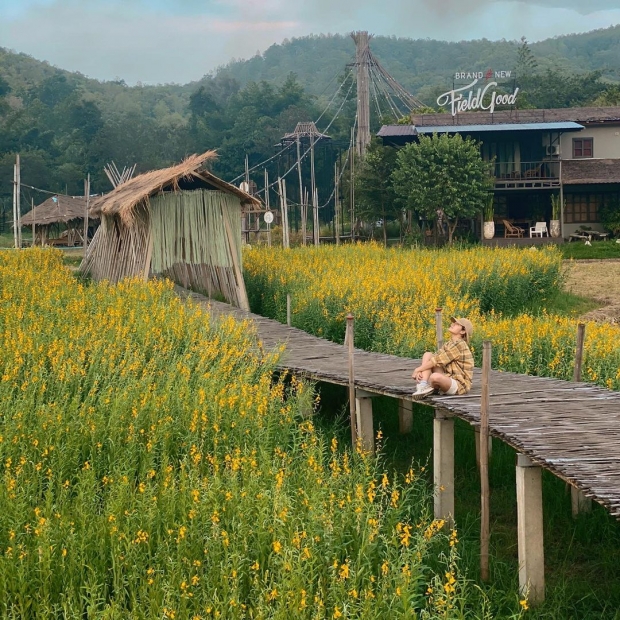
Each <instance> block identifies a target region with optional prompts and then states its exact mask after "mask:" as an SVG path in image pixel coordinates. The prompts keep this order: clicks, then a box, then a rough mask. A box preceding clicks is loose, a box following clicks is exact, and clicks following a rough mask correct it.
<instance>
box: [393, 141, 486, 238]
mask: <svg viewBox="0 0 620 620" xmlns="http://www.w3.org/2000/svg"><path fill="white" fill-rule="evenodd" d="M392 179H393V182H394V189H395V192H396V194H397V195H398V196H399V197H400V199H401V200H402V201H403V203H404V204H405V206H406V207H407V208H409V209H412V210H413V211H415V212H416V213H418V214H419V215H421V216H423V217H424V218H426V219H429V220H433V221H437V220H438V219H439V220H442V219H443V220H445V221H446V223H447V226H448V242H449V243H452V238H453V235H454V231H455V229H456V227H457V225H458V222H459V219H460V218H471V217H474V216H475V215H476V214H478V213H480V212H481V211H482V209H483V208H484V205H485V204H486V202H487V200H488V196H489V190H490V189H491V187H492V182H493V181H492V177H491V174H490V169H489V164H488V162H485V161H484V160H483V159H482V155H481V154H480V147H479V144H478V143H477V142H476V141H474V140H471V139H463V138H462V137H461V136H460V135H459V134H457V135H454V136H450V135H447V134H442V135H439V136H438V135H433V136H432V137H429V136H423V135H422V136H420V138H419V142H413V143H411V144H408V145H407V146H405V147H404V148H403V149H401V150H400V151H399V152H398V155H397V158H396V169H395V170H394V172H393V173H392Z"/></svg>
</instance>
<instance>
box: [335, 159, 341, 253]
mask: <svg viewBox="0 0 620 620" xmlns="http://www.w3.org/2000/svg"><path fill="white" fill-rule="evenodd" d="M338 180H339V179H338V162H334V235H335V237H336V245H340V213H339V208H340V200H339V196H338V194H339V193H340V187H338Z"/></svg>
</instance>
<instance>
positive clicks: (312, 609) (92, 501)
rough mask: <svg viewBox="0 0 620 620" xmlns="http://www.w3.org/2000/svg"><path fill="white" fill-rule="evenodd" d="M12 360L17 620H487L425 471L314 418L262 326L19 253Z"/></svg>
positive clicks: (11, 605)
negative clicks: (363, 446)
mask: <svg viewBox="0 0 620 620" xmlns="http://www.w3.org/2000/svg"><path fill="white" fill-rule="evenodd" d="M0 347H1V350H2V352H3V355H2V358H1V361H0V401H1V402H2V405H3V406H2V414H1V418H0V463H1V467H2V472H1V483H0V576H1V577H0V615H2V617H7V618H58V617H63V618H86V617H87V618H128V617H136V618H177V619H186V618H192V619H196V620H197V619H199V618H290V617H296V618H335V617H357V618H377V619H379V618H388V617H389V618H413V617H420V618H424V617H426V618H431V617H432V618H437V617H441V618H465V617H471V618H476V617H479V614H480V605H482V603H480V599H479V598H474V599H470V600H469V602H467V596H468V595H467V592H468V591H469V592H471V591H472V590H473V589H472V588H469V586H468V583H467V582H466V581H465V580H464V579H463V578H462V576H461V575H460V574H459V572H458V563H457V559H458V552H457V544H456V543H457V542H458V540H457V534H456V532H452V533H451V534H449V533H443V532H442V531H441V525H442V524H440V523H437V522H435V521H433V520H432V518H431V517H430V513H429V506H430V500H429V495H428V493H429V491H428V489H427V487H426V484H425V483H424V481H423V479H422V478H421V477H420V476H418V475H417V474H418V472H416V471H414V470H413V469H412V470H411V471H409V472H408V473H407V474H406V475H405V476H402V477H400V476H393V475H392V474H391V473H389V472H385V471H384V470H383V469H382V467H381V461H380V459H376V458H374V457H371V456H369V455H366V454H362V453H360V452H355V451H353V452H351V451H348V450H343V449H342V448H341V447H340V446H338V442H337V441H336V439H331V438H329V437H325V436H324V434H323V433H321V432H319V431H318V430H316V429H315V428H314V426H313V424H312V422H311V421H310V420H308V419H303V418H301V416H300V414H299V411H300V409H301V407H302V405H307V404H308V403H309V402H312V399H313V398H314V396H313V394H312V392H311V391H310V389H309V387H308V386H307V385H306V384H304V383H302V382H299V381H297V380H296V379H295V378H291V377H280V378H279V379H274V377H273V369H274V364H275V361H276V354H264V353H262V352H261V351H260V350H259V349H258V348H257V346H256V341H255V338H254V336H253V334H252V333H251V330H250V329H249V328H248V326H247V325H244V324H241V323H236V322H234V321H232V320H223V321H222V322H217V323H211V322H210V320H209V317H208V316H207V315H205V314H204V313H203V312H202V311H200V310H199V309H198V308H195V307H192V306H189V305H185V304H183V303H182V302H181V301H179V300H178V299H177V298H176V297H175V296H174V295H173V293H172V288H171V286H170V285H169V284H167V283H162V282H149V283H148V284H145V283H139V282H126V283H123V284H121V285H119V286H115V287H112V286H107V285H105V284H101V285H87V284H80V283H78V282H76V281H75V280H74V278H73V277H72V276H71V275H70V274H69V273H68V271H67V270H66V269H65V268H64V267H63V265H62V260H61V255H60V253H59V252H56V251H53V250H40V249H35V250H28V251H21V252H15V251H7V252H2V253H0ZM444 553H445V556H443V555H441V556H440V554H444ZM442 558H443V559H442ZM476 596H479V595H476ZM475 601H478V603H476V602H475ZM517 613H518V610H517Z"/></svg>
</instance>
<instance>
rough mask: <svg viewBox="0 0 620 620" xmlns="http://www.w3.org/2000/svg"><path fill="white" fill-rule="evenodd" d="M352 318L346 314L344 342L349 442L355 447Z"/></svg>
mask: <svg viewBox="0 0 620 620" xmlns="http://www.w3.org/2000/svg"><path fill="white" fill-rule="evenodd" d="M353 340H354V320H353V315H352V314H351V313H349V314H347V330H346V334H345V342H346V344H347V348H348V357H349V413H350V416H351V443H352V445H353V447H354V448H355V444H356V442H357V425H356V420H355V418H356V402H355V364H354V359H353V358H354V342H353Z"/></svg>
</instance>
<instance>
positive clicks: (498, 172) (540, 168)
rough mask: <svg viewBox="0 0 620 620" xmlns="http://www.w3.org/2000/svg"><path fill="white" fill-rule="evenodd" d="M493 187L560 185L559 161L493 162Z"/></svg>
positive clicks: (511, 187)
mask: <svg viewBox="0 0 620 620" xmlns="http://www.w3.org/2000/svg"><path fill="white" fill-rule="evenodd" d="M494 173H495V189H532V188H548V189H551V188H555V187H559V186H560V162H559V161H558V160H553V161H550V160H546V161H527V162H526V161H519V162H495V168H494Z"/></svg>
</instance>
